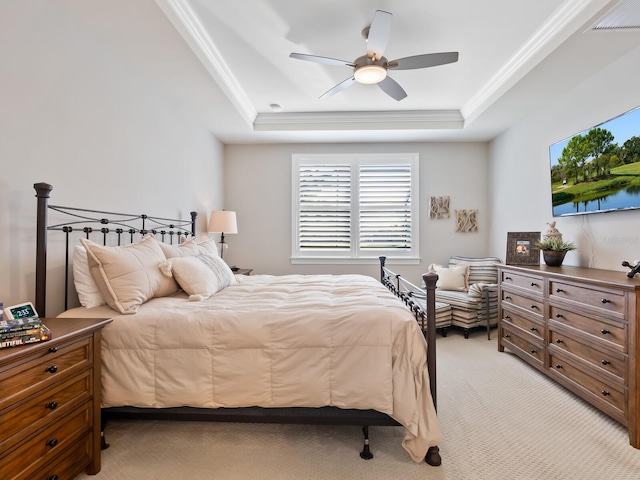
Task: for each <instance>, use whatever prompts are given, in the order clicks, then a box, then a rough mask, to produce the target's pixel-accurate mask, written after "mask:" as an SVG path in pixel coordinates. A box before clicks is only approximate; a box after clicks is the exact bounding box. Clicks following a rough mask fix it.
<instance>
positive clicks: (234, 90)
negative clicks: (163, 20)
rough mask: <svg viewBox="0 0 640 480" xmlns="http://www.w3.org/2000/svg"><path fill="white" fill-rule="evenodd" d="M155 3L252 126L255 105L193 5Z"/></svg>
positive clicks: (164, 0) (177, 1)
mask: <svg viewBox="0 0 640 480" xmlns="http://www.w3.org/2000/svg"><path fill="white" fill-rule="evenodd" d="M155 2H156V3H157V4H158V6H159V7H160V9H161V10H162V11H163V12H164V14H165V15H166V16H167V17H168V18H169V20H170V21H171V23H173V25H174V26H175V27H176V29H177V30H178V31H179V32H180V34H181V35H182V37H183V38H184V39H185V41H186V42H187V44H188V45H189V46H190V47H191V49H192V50H193V52H194V53H195V54H196V56H197V57H198V58H199V59H200V61H201V62H202V64H203V65H204V67H205V68H206V69H207V71H208V72H209V74H211V76H212V77H213V79H214V80H215V82H216V83H217V84H218V86H219V87H220V88H221V89H222V90H223V92H224V93H225V95H226V96H227V98H228V99H229V100H230V101H231V103H232V104H233V106H234V107H235V108H236V110H238V112H239V113H240V115H241V116H242V118H243V120H244V121H245V122H247V124H248V125H252V124H253V121H254V119H255V118H256V115H257V111H256V109H255V107H254V106H253V104H252V103H251V101H250V100H249V97H248V95H247V94H246V93H245V91H244V90H243V89H242V87H241V86H240V82H238V80H237V79H236V77H235V76H234V75H233V72H232V71H231V69H230V68H229V66H228V65H227V63H226V62H225V61H224V58H222V55H221V54H220V51H219V50H218V48H217V47H216V45H215V43H213V40H211V37H210V36H209V35H208V34H207V31H206V29H205V28H204V26H203V25H202V23H201V22H200V19H199V18H198V15H197V14H196V13H195V12H194V11H193V9H192V8H191V6H190V5H189V4H188V3H187V2H186V1H185V0H155Z"/></svg>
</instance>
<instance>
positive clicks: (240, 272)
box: [231, 268, 253, 275]
mask: <svg viewBox="0 0 640 480" xmlns="http://www.w3.org/2000/svg"><path fill="white" fill-rule="evenodd" d="M231 271H232V272H233V273H235V274H236V275H251V272H253V268H238V269H237V270H233V269H232V270H231Z"/></svg>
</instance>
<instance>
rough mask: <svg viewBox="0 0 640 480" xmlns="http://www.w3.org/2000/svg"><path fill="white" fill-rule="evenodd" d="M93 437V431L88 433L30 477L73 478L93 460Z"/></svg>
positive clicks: (59, 479)
mask: <svg viewBox="0 0 640 480" xmlns="http://www.w3.org/2000/svg"><path fill="white" fill-rule="evenodd" d="M91 437H92V435H91V432H89V433H87V434H86V435H85V436H84V437H82V438H81V439H80V440H79V441H78V442H76V443H75V444H73V445H72V446H71V447H70V448H68V449H67V450H66V451H65V452H64V454H62V455H60V458H59V459H58V458H56V459H55V460H54V461H53V462H52V463H50V464H48V465H44V466H43V467H42V468H41V469H40V470H38V471H37V472H36V474H35V475H33V476H30V477H28V478H29V479H31V478H34V479H38V480H40V479H42V480H48V479H57V480H72V479H74V478H76V477H77V476H78V474H79V473H81V472H82V470H84V468H85V466H86V465H88V464H89V462H90V461H91V441H92V438H91ZM98 454H99V452H98ZM16 480H18V479H16ZM20 480H22V479H20Z"/></svg>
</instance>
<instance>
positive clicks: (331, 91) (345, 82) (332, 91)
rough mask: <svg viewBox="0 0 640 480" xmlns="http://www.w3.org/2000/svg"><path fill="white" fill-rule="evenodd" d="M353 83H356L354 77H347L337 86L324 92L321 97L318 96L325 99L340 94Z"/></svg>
mask: <svg viewBox="0 0 640 480" xmlns="http://www.w3.org/2000/svg"><path fill="white" fill-rule="evenodd" d="M355 81H356V78H355V77H349V78H347V79H346V80H343V81H342V82H340V83H339V84H337V85H336V86H335V87H333V88H331V89H329V90H327V91H326V92H324V93H323V94H322V95H320V98H325V97H330V96H331V95H335V94H336V93H338V92H341V91H342V90H344V89H345V88H347V87H348V86H350V85H353V83H354V82H355Z"/></svg>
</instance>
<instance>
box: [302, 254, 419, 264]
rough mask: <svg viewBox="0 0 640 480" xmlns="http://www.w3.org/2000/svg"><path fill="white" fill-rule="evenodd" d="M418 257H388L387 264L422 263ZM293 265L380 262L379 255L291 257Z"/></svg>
mask: <svg viewBox="0 0 640 480" xmlns="http://www.w3.org/2000/svg"><path fill="white" fill-rule="evenodd" d="M420 260H421V259H420V258H418V257H387V262H386V263H387V264H391V263H392V264H394V265H420ZM291 264H292V265H364V264H367V265H372V264H376V265H378V264H380V259H379V258H378V257H329V256H327V257H291Z"/></svg>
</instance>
